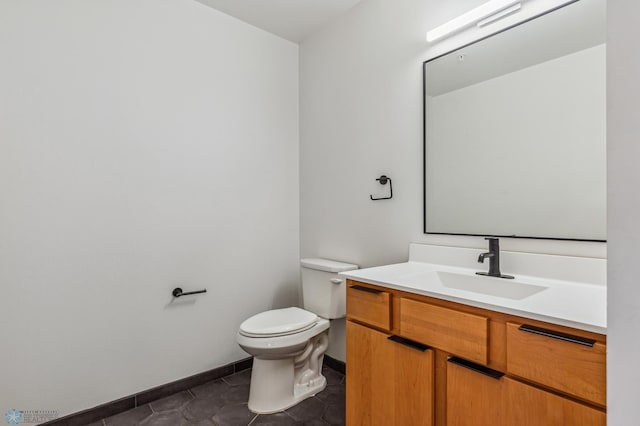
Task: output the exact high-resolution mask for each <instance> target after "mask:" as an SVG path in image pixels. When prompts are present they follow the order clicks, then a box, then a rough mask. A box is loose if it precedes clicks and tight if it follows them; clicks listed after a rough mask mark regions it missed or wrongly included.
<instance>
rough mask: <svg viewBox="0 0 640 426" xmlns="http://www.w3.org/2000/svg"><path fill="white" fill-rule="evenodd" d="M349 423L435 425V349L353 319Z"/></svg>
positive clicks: (349, 340)
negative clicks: (377, 329)
mask: <svg viewBox="0 0 640 426" xmlns="http://www.w3.org/2000/svg"><path fill="white" fill-rule="evenodd" d="M347 425H348V426H359V425H367V426H368V425H371V426H393V425H398V426H408V425H411V426H431V425H433V351H432V350H430V349H428V348H426V347H425V346H422V345H420V344H415V343H414V342H411V341H407V340H405V339H402V338H398V337H396V336H390V335H388V334H385V333H382V332H379V331H376V330H373V329H370V328H368V327H365V326H362V325H360V324H357V323H354V322H352V321H347Z"/></svg>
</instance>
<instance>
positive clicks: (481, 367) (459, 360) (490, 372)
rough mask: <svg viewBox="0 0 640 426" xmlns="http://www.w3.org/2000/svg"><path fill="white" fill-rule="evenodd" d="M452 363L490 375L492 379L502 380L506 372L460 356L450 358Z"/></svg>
mask: <svg viewBox="0 0 640 426" xmlns="http://www.w3.org/2000/svg"><path fill="white" fill-rule="evenodd" d="M447 361H449V362H450V363H451V364H455V365H459V366H460V367H464V368H466V369H469V370H471V371H475V372H476V373H480V374H484V375H485V376H489V377H491V378H492V379H496V380H500V378H502V376H504V373H501V372H500V371H497V370H492V369H491V368H489V367H485V366H484V365H480V364H476V363H475V362H471V361H467V360H466V359H462V358H458V357H457V356H454V357H451V358H449V359H448V360H447Z"/></svg>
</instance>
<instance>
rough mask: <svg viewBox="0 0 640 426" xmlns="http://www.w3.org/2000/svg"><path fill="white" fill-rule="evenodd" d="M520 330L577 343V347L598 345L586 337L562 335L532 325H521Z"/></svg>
mask: <svg viewBox="0 0 640 426" xmlns="http://www.w3.org/2000/svg"><path fill="white" fill-rule="evenodd" d="M518 330H520V331H526V332H527V333H533V334H539V335H540V336H545V337H550V338H552V339H558V340H562V341H564V342H569V343H575V344H576V345H583V346H589V347H593V345H594V344H595V343H596V341H595V340H593V339H587V338H585V337H580V336H573V335H571V334H567V333H561V332H559V331H553V330H547V329H545V328H540V327H534V326H532V325H526V324H524V325H521V326H520V327H519V328H518Z"/></svg>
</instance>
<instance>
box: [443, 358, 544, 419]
mask: <svg viewBox="0 0 640 426" xmlns="http://www.w3.org/2000/svg"><path fill="white" fill-rule="evenodd" d="M503 376H504V375H503V374H502V373H501V372H499V371H495V370H492V369H489V368H487V367H484V366H482V365H478V364H475V363H472V362H469V361H467V360H463V359H460V358H456V357H453V358H449V362H447V426H500V425H502V424H503V423H502V420H503V418H502V410H501V409H502V395H503V394H502V392H503V385H504V379H503ZM513 425H516V423H514V424H513ZM513 425H512V426H513ZM538 426H541V425H538Z"/></svg>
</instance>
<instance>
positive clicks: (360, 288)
mask: <svg viewBox="0 0 640 426" xmlns="http://www.w3.org/2000/svg"><path fill="white" fill-rule="evenodd" d="M350 288H352V289H354V290H358V291H364V292H365V293H373V294H380V293H382V290H376V289H375V288H369V287H363V286H361V285H352V286H351V287H350Z"/></svg>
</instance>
